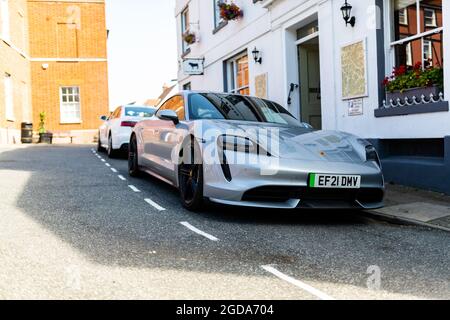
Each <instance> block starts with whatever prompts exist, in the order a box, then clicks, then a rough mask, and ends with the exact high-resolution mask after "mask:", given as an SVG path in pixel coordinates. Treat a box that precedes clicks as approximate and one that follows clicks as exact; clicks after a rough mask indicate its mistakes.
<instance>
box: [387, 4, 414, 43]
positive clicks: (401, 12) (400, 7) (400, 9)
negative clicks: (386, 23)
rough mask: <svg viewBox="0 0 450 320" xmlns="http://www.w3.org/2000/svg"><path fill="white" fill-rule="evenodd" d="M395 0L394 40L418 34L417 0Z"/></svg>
mask: <svg viewBox="0 0 450 320" xmlns="http://www.w3.org/2000/svg"><path fill="white" fill-rule="evenodd" d="M393 2H394V26H393V27H394V41H397V40H401V39H404V38H408V37H411V36H413V35H415V34H417V33H418V29H417V5H416V0H394V1H393ZM405 17H406V19H405ZM405 20H406V21H405Z"/></svg>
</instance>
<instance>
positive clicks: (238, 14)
mask: <svg viewBox="0 0 450 320" xmlns="http://www.w3.org/2000/svg"><path fill="white" fill-rule="evenodd" d="M219 8H220V17H221V18H222V19H223V20H225V21H232V20H237V19H239V18H242V17H243V16H244V12H243V11H242V10H241V8H239V7H238V6H237V5H236V4H235V3H233V2H231V3H225V2H223V1H219Z"/></svg>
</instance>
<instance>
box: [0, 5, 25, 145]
mask: <svg viewBox="0 0 450 320" xmlns="http://www.w3.org/2000/svg"><path fill="white" fill-rule="evenodd" d="M27 19H28V18H27V1H26V0H14V1H12V0H9V1H8V0H0V143H18V142H20V123H21V122H23V121H31V120H32V110H31V103H30V101H31V90H30V83H31V78H30V61H29V58H28V57H29V43H28V26H27V25H28V24H27Z"/></svg>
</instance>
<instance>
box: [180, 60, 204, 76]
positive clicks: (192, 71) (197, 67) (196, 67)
mask: <svg viewBox="0 0 450 320" xmlns="http://www.w3.org/2000/svg"><path fill="white" fill-rule="evenodd" d="M203 70H204V59H186V60H183V71H184V74H186V75H197V76H199V75H203Z"/></svg>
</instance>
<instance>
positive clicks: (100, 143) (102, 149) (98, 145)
mask: <svg viewBox="0 0 450 320" xmlns="http://www.w3.org/2000/svg"><path fill="white" fill-rule="evenodd" d="M97 152H105V148H103V147H102V142H101V140H100V132H99V133H98V141H97Z"/></svg>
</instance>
